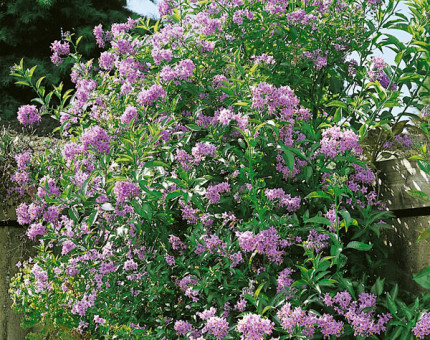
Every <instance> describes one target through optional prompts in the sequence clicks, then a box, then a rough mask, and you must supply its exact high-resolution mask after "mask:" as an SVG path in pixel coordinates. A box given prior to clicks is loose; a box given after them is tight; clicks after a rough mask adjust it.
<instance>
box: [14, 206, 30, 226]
mask: <svg viewBox="0 0 430 340" xmlns="http://www.w3.org/2000/svg"><path fill="white" fill-rule="evenodd" d="M16 216H17V219H18V223H19V224H21V225H23V224H29V223H31V218H30V215H29V213H28V206H27V204H25V203H21V204H20V205H19V206H18V207H17V208H16Z"/></svg>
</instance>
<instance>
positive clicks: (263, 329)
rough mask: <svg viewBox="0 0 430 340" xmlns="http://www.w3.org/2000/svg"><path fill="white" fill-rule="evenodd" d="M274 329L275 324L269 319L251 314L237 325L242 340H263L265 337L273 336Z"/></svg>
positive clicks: (246, 315) (245, 316)
mask: <svg viewBox="0 0 430 340" xmlns="http://www.w3.org/2000/svg"><path fill="white" fill-rule="evenodd" d="M274 327H275V324H274V323H273V322H272V321H270V320H269V319H263V318H262V317H261V316H260V315H257V314H250V313H249V314H245V315H244V316H243V318H242V319H241V320H240V321H239V322H238V324H237V330H238V331H239V332H240V333H242V335H241V339H242V340H263V339H264V336H265V335H270V334H272V331H273V328H274Z"/></svg>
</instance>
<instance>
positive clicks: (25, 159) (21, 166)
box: [14, 151, 31, 170]
mask: <svg viewBox="0 0 430 340" xmlns="http://www.w3.org/2000/svg"><path fill="white" fill-rule="evenodd" d="M14 158H15V161H16V165H17V167H18V170H26V169H27V167H28V165H29V164H30V160H31V152H30V151H26V152H24V153H19V154H16V155H15V157H14Z"/></svg>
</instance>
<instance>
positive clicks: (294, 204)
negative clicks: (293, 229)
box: [264, 188, 301, 212]
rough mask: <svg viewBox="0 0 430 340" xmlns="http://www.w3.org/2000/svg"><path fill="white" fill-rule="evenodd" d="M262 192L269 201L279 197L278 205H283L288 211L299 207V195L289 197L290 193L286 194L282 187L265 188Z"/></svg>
mask: <svg viewBox="0 0 430 340" xmlns="http://www.w3.org/2000/svg"><path fill="white" fill-rule="evenodd" d="M264 194H265V195H266V197H267V199H268V200H269V201H273V200H274V199H279V206H280V207H284V206H285V207H286V208H287V210H288V211H289V212H294V211H296V210H297V209H299V208H300V202H301V198H300V196H296V197H291V195H289V194H286V193H285V191H284V190H283V189H280V188H279V189H266V191H265V192H264Z"/></svg>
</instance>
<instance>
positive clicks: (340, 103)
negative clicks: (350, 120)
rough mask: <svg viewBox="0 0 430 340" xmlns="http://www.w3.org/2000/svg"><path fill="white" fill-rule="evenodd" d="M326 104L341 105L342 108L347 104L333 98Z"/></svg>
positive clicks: (345, 107)
mask: <svg viewBox="0 0 430 340" xmlns="http://www.w3.org/2000/svg"><path fill="white" fill-rule="evenodd" d="M327 106H334V107H341V108H342V109H347V108H348V106H347V105H346V104H345V103H343V102H341V101H340V100H333V101H331V102H330V103H328V104H327Z"/></svg>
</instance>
